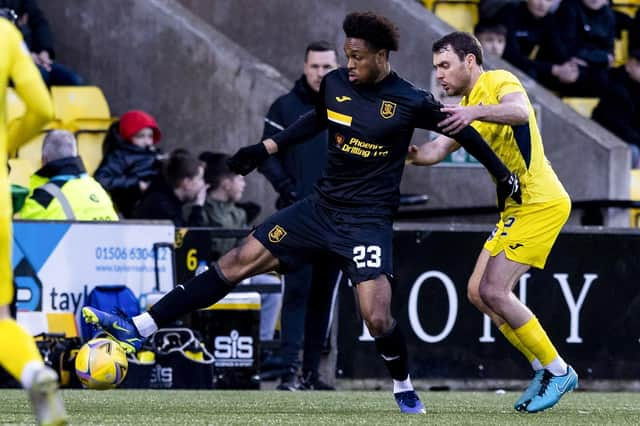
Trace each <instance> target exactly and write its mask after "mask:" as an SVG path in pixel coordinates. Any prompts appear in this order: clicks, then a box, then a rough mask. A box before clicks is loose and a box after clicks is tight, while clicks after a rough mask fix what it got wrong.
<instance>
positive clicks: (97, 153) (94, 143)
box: [76, 130, 107, 175]
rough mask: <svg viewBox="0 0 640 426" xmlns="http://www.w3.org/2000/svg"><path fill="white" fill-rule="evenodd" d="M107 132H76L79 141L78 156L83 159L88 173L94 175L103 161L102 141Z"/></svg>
mask: <svg viewBox="0 0 640 426" xmlns="http://www.w3.org/2000/svg"><path fill="white" fill-rule="evenodd" d="M106 134H107V132H106V131H102V130H79V131H77V132H76V139H77V140H78V155H80V157H82V162H83V163H84V167H85V168H86V169H87V173H89V174H90V175H93V173H94V172H95V171H96V169H97V168H98V166H99V165H100V162H101V161H102V141H103V140H104V137H105V135H106Z"/></svg>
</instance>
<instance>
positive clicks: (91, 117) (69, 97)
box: [51, 86, 111, 132]
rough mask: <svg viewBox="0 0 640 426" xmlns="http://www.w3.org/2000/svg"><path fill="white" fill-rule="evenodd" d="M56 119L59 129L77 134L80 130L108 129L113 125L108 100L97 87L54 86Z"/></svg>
mask: <svg viewBox="0 0 640 426" xmlns="http://www.w3.org/2000/svg"><path fill="white" fill-rule="evenodd" d="M51 98H52V100H53V112H54V119H55V120H56V122H57V123H59V127H61V128H64V129H66V130H69V131H71V132H75V131H77V130H80V129H88V130H98V129H106V128H108V127H109V125H110V124H111V113H110V111H109V105H108V104H107V100H106V99H105V97H104V94H103V93H102V90H100V88H99V87H96V86H52V87H51Z"/></svg>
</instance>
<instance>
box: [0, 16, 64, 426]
mask: <svg viewBox="0 0 640 426" xmlns="http://www.w3.org/2000/svg"><path fill="white" fill-rule="evenodd" d="M9 79H11V81H12V82H13V84H14V86H15V90H16V92H17V93H18V95H19V96H20V98H22V100H23V101H24V103H25V105H26V111H25V114H24V116H23V117H22V119H21V120H20V123H19V124H18V125H16V126H13V127H12V129H11V132H10V133H9V134H8V135H7V125H6V121H7V118H6V111H5V99H6V96H7V86H8V83H9ZM52 116H53V106H52V104H51V98H50V97H49V93H48V92H47V89H46V87H45V85H44V82H43V81H42V77H41V76H40V73H39V72H38V69H37V68H36V66H35V65H34V63H33V60H32V59H31V55H30V54H29V49H28V48H27V47H26V45H25V44H24V42H23V40H22V36H21V34H20V32H19V31H18V29H17V28H16V27H15V26H14V25H13V24H12V23H11V22H10V21H9V20H7V19H5V18H4V17H1V18H0V262H1V265H0V364H1V365H2V366H3V367H4V368H5V369H6V370H7V371H8V372H9V373H10V374H11V375H12V376H13V377H15V378H16V379H17V380H19V381H20V382H21V383H22V385H23V387H24V388H25V389H26V390H27V391H28V392H29V396H30V398H31V402H32V405H33V409H34V412H35V415H36V419H37V421H38V424H47V425H63V424H67V415H66V413H65V410H64V405H63V402H62V396H61V395H60V391H59V390H58V376H57V374H56V373H55V371H53V370H52V369H51V368H49V367H47V366H45V365H44V363H43V361H42V357H41V356H40V352H39V351H38V348H37V347H36V344H35V342H34V340H33V337H32V336H31V335H29V333H27V331H26V330H25V329H24V328H22V327H21V326H20V325H19V324H18V323H17V322H16V321H15V320H14V319H13V318H11V314H10V311H9V304H10V303H11V301H12V298H13V277H12V270H11V238H12V237H11V215H12V208H11V199H10V197H9V179H8V177H7V168H6V164H7V153H9V152H15V150H16V149H17V148H18V147H19V146H20V145H21V144H22V143H24V142H26V141H28V140H29V139H30V138H32V137H33V136H35V135H36V134H37V133H38V132H39V131H40V129H41V128H42V126H43V125H44V124H46V123H47V122H48V121H50V120H51V118H52Z"/></svg>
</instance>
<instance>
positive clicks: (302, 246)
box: [253, 198, 393, 284]
mask: <svg viewBox="0 0 640 426" xmlns="http://www.w3.org/2000/svg"><path fill="white" fill-rule="evenodd" d="M253 236H254V237H255V238H256V239H257V240H258V241H260V242H261V243H262V244H263V245H264V246H265V247H266V248H267V250H269V251H270V252H271V254H273V255H274V256H275V257H277V258H278V260H279V261H280V268H281V270H282V271H283V272H287V271H293V270H296V269H299V268H300V267H301V266H303V265H304V264H307V263H311V262H313V261H314V259H315V258H317V257H319V256H320V255H321V254H322V255H326V254H329V256H330V257H331V258H333V260H334V261H335V262H336V266H338V267H339V268H340V269H342V270H343V271H344V272H345V273H346V274H347V276H348V277H349V278H350V279H351V282H352V283H354V284H358V283H361V282H363V281H368V280H372V279H375V278H378V277H379V276H380V275H382V274H385V275H388V276H389V277H390V278H392V277H393V261H392V254H393V253H392V250H393V249H392V238H393V223H392V221H391V220H390V219H387V218H384V217H378V216H365V215H361V214H350V213H345V212H344V211H337V210H331V209H328V208H326V207H323V206H321V205H320V204H318V203H317V202H316V201H314V200H313V199H310V198H305V199H304V200H301V201H299V202H297V203H295V204H294V205H292V206H290V207H287V208H286V209H284V210H280V211H279V212H277V213H275V214H274V215H272V216H271V217H269V218H268V219H267V220H266V221H265V222H264V223H263V224H262V225H260V226H258V228H257V229H256V230H255V232H254V234H253Z"/></svg>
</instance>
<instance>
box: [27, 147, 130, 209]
mask: <svg viewBox="0 0 640 426" xmlns="http://www.w3.org/2000/svg"><path fill="white" fill-rule="evenodd" d="M29 189H30V194H29V197H28V198H27V200H26V201H25V203H24V207H23V208H22V209H21V210H20V213H19V216H20V218H21V219H40V220H91V221H93V220H118V214H117V213H116V211H115V209H114V207H113V203H112V202H111V198H109V194H107V192H106V191H105V190H104V188H102V186H100V184H99V183H98V182H97V181H96V180H95V179H93V178H92V177H91V176H89V175H88V174H87V172H86V170H85V168H84V165H83V164H82V160H81V159H80V157H67V158H61V159H59V160H55V161H51V162H49V163H47V164H46V165H45V166H44V167H42V168H41V169H40V170H38V171H37V172H36V173H35V174H34V175H33V176H31V180H30V182H29Z"/></svg>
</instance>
